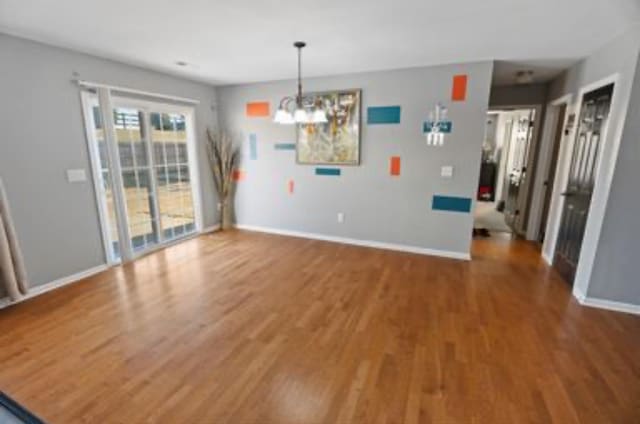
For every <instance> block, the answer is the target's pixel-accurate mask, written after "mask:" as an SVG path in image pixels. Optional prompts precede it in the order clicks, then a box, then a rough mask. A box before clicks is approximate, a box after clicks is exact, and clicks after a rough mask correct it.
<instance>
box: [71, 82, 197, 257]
mask: <svg viewBox="0 0 640 424" xmlns="http://www.w3.org/2000/svg"><path fill="white" fill-rule="evenodd" d="M83 106H84V109H85V111H84V112H85V122H86V125H87V138H88V142H89V148H90V152H91V156H92V164H93V168H94V169H93V176H94V181H95V183H96V194H97V197H98V199H97V200H98V208H99V210H100V217H101V221H102V226H103V238H104V239H105V250H106V251H107V257H108V260H109V262H110V263H117V262H120V261H122V260H129V259H132V258H134V257H136V256H138V255H140V254H142V253H144V252H147V251H149V250H151V249H153V248H155V247H157V246H160V245H163V244H166V243H168V242H171V241H174V240H176V239H179V238H181V237H185V236H188V235H190V234H193V233H195V232H196V231H198V229H199V219H198V217H197V216H196V215H197V214H196V213H195V212H196V211H197V207H196V199H197V196H196V195H197V190H196V189H195V184H193V183H192V181H194V178H196V177H197V172H196V171H195V165H194V164H195V161H194V159H195V146H194V141H193V128H192V126H193V120H192V116H193V111H192V110H191V109H190V108H187V107H180V106H174V105H164V104H160V103H155V102H149V101H140V100H137V99H128V98H125V97H116V96H113V97H112V96H111V95H110V93H109V92H106V90H102V91H98V92H96V93H91V92H84V93H83ZM104 110H109V111H110V113H104ZM121 240H125V242H124V243H122V242H121Z"/></svg>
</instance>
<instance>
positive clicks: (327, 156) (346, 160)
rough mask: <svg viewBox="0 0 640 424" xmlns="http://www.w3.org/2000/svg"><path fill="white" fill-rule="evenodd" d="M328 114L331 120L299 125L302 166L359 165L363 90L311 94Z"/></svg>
mask: <svg viewBox="0 0 640 424" xmlns="http://www.w3.org/2000/svg"><path fill="white" fill-rule="evenodd" d="M308 96H309V97H312V98H313V102H314V103H313V104H314V105H315V107H322V108H323V109H324V110H325V111H326V113H327V122H326V123H318V124H300V125H298V126H297V143H296V158H297V161H298V163H299V164H301V165H359V164H360V117H361V105H360V103H361V97H362V91H361V90H359V89H357V90H340V91H330V92H323V93H312V94H309V95H308Z"/></svg>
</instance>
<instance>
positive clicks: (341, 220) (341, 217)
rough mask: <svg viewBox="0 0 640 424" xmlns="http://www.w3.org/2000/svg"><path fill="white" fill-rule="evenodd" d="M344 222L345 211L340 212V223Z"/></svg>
mask: <svg viewBox="0 0 640 424" xmlns="http://www.w3.org/2000/svg"><path fill="white" fill-rule="evenodd" d="M343 222H344V213H342V212H338V223H340V224H342V223H343Z"/></svg>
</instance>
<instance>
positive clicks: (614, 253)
mask: <svg viewBox="0 0 640 424" xmlns="http://www.w3.org/2000/svg"><path fill="white" fill-rule="evenodd" d="M639 50H640V25H637V26H635V27H634V28H632V29H630V30H628V31H626V32H625V33H624V34H621V35H620V36H618V37H617V38H616V39H614V40H612V41H611V42H610V43H607V44H606V45H605V46H603V47H602V48H600V49H599V50H598V51H596V52H594V53H593V54H592V55H591V56H589V57H588V58H586V59H585V60H583V61H581V62H580V63H578V64H576V65H575V66H574V67H572V68H571V69H569V71H567V72H566V73H564V74H563V75H561V76H560V77H559V78H557V79H556V80H554V81H553V82H552V83H551V85H550V88H549V95H548V98H549V101H553V100H555V99H558V98H560V97H562V96H563V95H565V94H573V96H574V102H579V101H580V99H578V98H577V96H578V92H579V90H580V88H581V87H584V86H585V85H588V84H591V83H594V82H597V81H599V80H601V79H603V78H606V77H609V76H610V75H612V74H617V75H618V80H617V82H616V85H615V88H614V98H615V97H616V96H617V100H614V102H615V105H613V106H612V109H611V112H610V115H609V116H610V119H609V124H608V125H609V128H610V131H609V135H608V136H607V139H606V140H605V143H607V144H606V145H605V146H603V149H610V148H611V142H612V139H613V137H616V131H618V132H619V129H620V128H623V132H622V138H621V145H620V151H619V153H618V157H617V162H616V169H615V172H614V177H613V181H612V186H611V190H610V195H609V199H608V202H607V205H606V211H605V216H604V221H603V226H602V229H601V232H600V235H599V238H598V237H597V236H596V240H597V243H598V244H597V251H596V255H595V258H593V268H592V273H591V279H590V281H589V284H588V287H586V288H583V291H584V292H585V293H586V294H587V296H588V297H592V298H600V299H606V300H614V301H619V302H624V303H632V304H636V305H640V284H639V283H638V281H640V280H638V267H637V264H636V262H637V260H635V259H636V258H638V257H640V247H639V244H638V240H640V238H638V235H639V229H640V227H639V226H638V221H637V217H638V210H640V209H639V208H638V206H639V205H640V204H639V202H638V199H639V196H638V189H637V186H638V182H640V168H638V160H639V159H638V158H639V156H638V154H639V151H638V118H639V114H638V101H639V99H638V97H640V90H639V89H638V87H637V86H638V82H637V81H638V75H637V63H638V52H639ZM634 78H635V81H636V82H635V86H634ZM632 86H634V93H633V95H632V94H631V90H632ZM630 99H631V102H630ZM627 106H628V107H629V109H628V110H627ZM603 154H604V153H603ZM587 242H589V241H587V240H586V239H585V243H587Z"/></svg>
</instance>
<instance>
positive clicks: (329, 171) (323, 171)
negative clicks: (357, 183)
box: [316, 168, 340, 177]
mask: <svg viewBox="0 0 640 424" xmlns="http://www.w3.org/2000/svg"><path fill="white" fill-rule="evenodd" d="M316 175H330V176H334V177H339V176H340V169H338V168H316Z"/></svg>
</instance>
